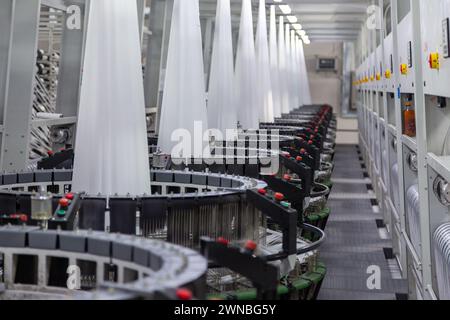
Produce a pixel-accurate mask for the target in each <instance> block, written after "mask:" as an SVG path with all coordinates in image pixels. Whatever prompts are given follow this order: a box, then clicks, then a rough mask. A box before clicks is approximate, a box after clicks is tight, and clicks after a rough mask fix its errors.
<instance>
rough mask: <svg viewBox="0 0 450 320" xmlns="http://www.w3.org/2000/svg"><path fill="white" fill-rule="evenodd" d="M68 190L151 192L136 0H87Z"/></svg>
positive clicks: (103, 192)
mask: <svg viewBox="0 0 450 320" xmlns="http://www.w3.org/2000/svg"><path fill="white" fill-rule="evenodd" d="M73 191H76V192H80V191H85V192H87V193H89V194H91V195H97V194H99V193H100V194H103V195H114V194H118V195H127V194H132V195H143V194H144V193H147V194H150V191H151V190H150V168H149V155H148V142H147V127H146V120H145V104H144V88H143V77H142V64H141V45H140V38H139V28H138V15H137V4H136V1H123V0H95V1H90V9H89V21H88V27H87V39H86V48H85V57H84V68H83V80H82V84H81V93H80V108H79V114H78V125H77V137H76V146H75V161H74V174H73Z"/></svg>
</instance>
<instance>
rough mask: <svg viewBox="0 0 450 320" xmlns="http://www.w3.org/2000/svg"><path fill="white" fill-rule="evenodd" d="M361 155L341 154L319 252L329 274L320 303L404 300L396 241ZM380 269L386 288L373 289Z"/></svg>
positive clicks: (350, 148)
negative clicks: (385, 226) (388, 229)
mask: <svg viewBox="0 0 450 320" xmlns="http://www.w3.org/2000/svg"><path fill="white" fill-rule="evenodd" d="M358 150H359V149H358V147H357V146H356V145H338V146H337V148H336V156H335V170H334V173H333V182H334V187H333V190H332V193H331V196H330V199H329V202H328V203H329V207H330V208H331V216H330V220H329V222H328V225H327V229H326V233H327V240H326V243H325V244H324V246H323V247H322V248H321V250H320V252H321V253H320V257H321V261H323V262H324V263H325V264H326V266H327V269H328V274H327V276H326V278H325V281H324V283H323V285H322V290H321V292H320V295H319V297H318V299H319V300H396V299H405V298H406V293H407V281H406V280H402V279H401V275H400V270H399V268H398V265H397V263H396V260H395V259H392V245H391V241H390V239H389V238H388V234H387V232H386V230H385V229H383V226H382V223H381V222H382V219H383V216H382V213H381V212H380V209H379V207H378V206H377V202H376V199H375V196H374V194H373V192H372V191H371V189H372V187H371V185H370V183H371V182H370V180H369V179H368V178H367V174H366V173H365V169H363V166H362V162H361V161H360V155H359V154H358ZM379 227H380V228H379ZM376 269H378V270H380V271H381V277H380V280H381V281H380V284H381V286H380V287H378V288H373V287H374V286H375V287H377V285H376V280H374V278H373V277H372V278H370V277H371V275H372V274H373V271H372V270H376ZM375 276H376V275H375ZM368 280H369V281H368ZM368 282H369V283H368ZM368 284H369V285H368Z"/></svg>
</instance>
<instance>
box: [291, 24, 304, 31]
mask: <svg viewBox="0 0 450 320" xmlns="http://www.w3.org/2000/svg"><path fill="white" fill-rule="evenodd" d="M292 28H294V29H295V30H298V31H300V30H302V25H301V24H300V23H294V24H292Z"/></svg>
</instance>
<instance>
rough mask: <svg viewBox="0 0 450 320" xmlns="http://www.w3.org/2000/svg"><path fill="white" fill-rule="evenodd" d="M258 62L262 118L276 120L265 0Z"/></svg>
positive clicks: (261, 7)
mask: <svg viewBox="0 0 450 320" xmlns="http://www.w3.org/2000/svg"><path fill="white" fill-rule="evenodd" d="M256 64H257V68H256V72H257V81H258V92H259V98H260V101H261V107H260V109H261V114H260V119H261V120H262V121H264V122H274V120H275V119H274V115H273V94H272V80H271V78H270V60H269V42H268V40H267V14H266V3H265V0H259V15H258V27H257V31H256Z"/></svg>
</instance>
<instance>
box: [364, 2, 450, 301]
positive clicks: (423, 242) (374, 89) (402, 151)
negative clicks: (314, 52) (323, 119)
mask: <svg viewBox="0 0 450 320" xmlns="http://www.w3.org/2000/svg"><path fill="white" fill-rule="evenodd" d="M442 2H444V1H433V3H430V4H427V6H435V8H438V9H434V10H438V11H439V8H440V6H441V5H442ZM373 4H376V5H378V6H379V7H380V8H387V7H390V10H391V20H392V21H391V23H392V28H391V29H392V30H391V33H392V35H387V34H385V33H386V32H385V31H386V30H385V27H383V28H382V29H381V32H380V42H379V43H377V42H376V41H375V40H374V36H375V35H376V32H377V31H374V30H368V29H367V28H363V30H362V32H361V36H360V38H359V40H358V41H359V43H358V48H360V51H361V58H360V61H359V63H360V66H359V67H358V70H357V77H358V81H356V85H357V86H358V89H359V122H360V144H361V146H362V150H363V157H364V160H365V163H366V165H367V168H368V171H369V174H370V176H371V178H372V181H373V184H374V185H375V186H381V188H380V189H379V190H377V192H376V194H377V198H378V200H379V203H380V205H381V207H382V210H383V211H384V213H385V223H386V226H387V228H388V230H389V231H390V233H391V237H392V240H393V248H394V253H395V255H396V258H397V260H398V262H399V265H400V267H401V270H402V274H403V276H404V277H405V278H408V280H409V294H410V297H411V298H416V299H437V298H439V293H438V291H437V290H438V288H437V287H438V286H437V282H438V281H439V279H437V278H436V268H437V267H436V262H435V257H434V254H433V247H434V246H433V233H434V232H435V230H436V229H437V228H438V227H439V226H440V225H441V224H442V223H445V222H448V221H449V220H450V215H449V210H448V205H447V204H446V202H445V201H444V200H445V199H444V200H442V197H443V196H442V192H441V193H439V190H436V188H437V182H439V181H440V180H438V179H440V177H441V178H442V179H443V181H444V182H447V183H448V181H450V180H449V179H450V174H449V172H450V166H449V165H448V155H447V154H445V152H443V151H442V150H440V149H441V148H442V145H441V142H442V143H443V144H445V141H443V140H444V137H443V136H445V130H447V129H446V128H447V127H448V116H447V112H446V109H445V107H446V105H447V104H446V99H448V98H449V97H450V93H449V91H448V90H445V88H444V87H442V82H444V83H447V84H448V82H445V81H446V80H447V79H448V72H447V70H444V69H441V71H436V68H434V70H432V69H433V68H432V67H431V66H430V67H428V58H429V57H426V56H425V55H426V54H430V50H431V52H433V51H432V50H438V51H439V54H440V53H441V50H442V46H440V47H438V48H434V47H432V46H429V45H428V43H429V41H430V39H429V38H433V37H434V38H438V40H436V41H434V40H431V41H434V42H433V43H435V42H436V43H441V34H440V33H439V32H441V30H440V29H441V28H440V27H441V26H440V24H437V25H438V26H439V28H438V27H436V24H435V25H434V27H435V28H434V29H433V30H434V32H435V34H430V32H428V33H426V32H425V31H426V30H427V28H428V27H429V24H430V22H429V21H427V20H426V19H434V20H436V19H439V17H435V16H434V15H433V16H432V17H431V16H430V12H436V11H429V9H428V8H427V10H424V7H423V3H422V4H421V2H420V1H419V0H391V1H383V0H377V1H373ZM386 4H387V5H388V6H387V7H386V6H385V5H386ZM428 11H429V12H428ZM386 13H387V12H385V14H384V17H382V18H383V19H386V17H387V14H386ZM439 14H440V15H442V17H443V18H445V17H447V15H448V12H442V10H440V12H439ZM427 15H428V16H427ZM386 22H387V23H389V21H382V23H381V25H382V26H385V25H386ZM439 22H440V20H439ZM390 41H392V48H391V44H390ZM391 49H392V51H389V50H391ZM438 59H439V60H440V61H439V62H440V63H441V64H447V63H448V62H447V61H446V60H444V59H446V58H445V57H443V55H441V56H440V58H438ZM405 63H406V64H407V65H408V70H407V72H405V73H402V72H401V71H400V67H401V65H402V64H405ZM379 65H380V66H379ZM378 68H380V69H378ZM438 68H439V67H438ZM387 70H389V71H390V72H389V77H388V76H387V74H385V71H387ZM380 97H381V100H379V99H380ZM411 98H412V101H413V102H414V106H415V116H416V137H409V136H407V135H405V134H404V132H403V129H404V123H403V121H404V119H403V110H404V109H403V102H404V101H406V99H411ZM436 99H437V101H438V102H437V103H436V102H435V101H436ZM378 130H379V131H378ZM436 137H440V138H439V141H435V140H436ZM381 145H384V148H385V150H386V153H387V154H386V155H385V159H387V161H386V160H383V156H382V157H381V159H380V158H379V157H378V155H379V154H380V152H378V154H377V152H376V150H377V148H379V147H380V146H381ZM411 159H414V161H413V162H414V163H411V161H412V160H411ZM377 163H381V168H382V170H381V171H380V170H379V169H380V168H379V167H378V166H377ZM386 163H387V168H386ZM394 163H397V165H398V181H395V177H394V175H392V172H391V168H392V166H393V164H394ZM383 167H384V169H383ZM383 170H385V173H386V172H387V174H385V173H384V174H383ZM386 170H387V171H386ZM394 182H398V186H396V185H394ZM413 185H417V186H418V200H419V203H420V205H419V208H418V211H419V212H420V214H419V220H420V222H419V224H420V226H419V229H420V237H419V239H420V240H414V237H415V236H414V235H413V234H412V233H413V230H412V227H411V219H412V217H411V216H410V215H411V213H410V212H409V211H408V210H409V208H408V199H407V192H408V190H409V188H410V187H411V186H413ZM397 187H398V190H397ZM376 189H377V188H376ZM397 191H398V195H397V194H396V192H397ZM441 191H442V190H441ZM440 197H441V198H440ZM444 280H445V279H441V280H440V281H444Z"/></svg>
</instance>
